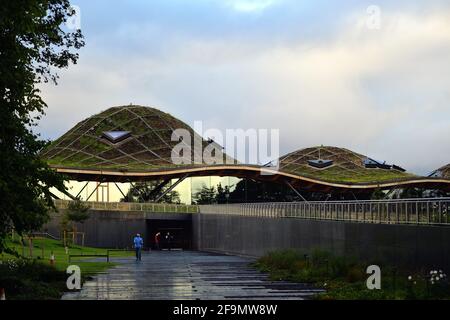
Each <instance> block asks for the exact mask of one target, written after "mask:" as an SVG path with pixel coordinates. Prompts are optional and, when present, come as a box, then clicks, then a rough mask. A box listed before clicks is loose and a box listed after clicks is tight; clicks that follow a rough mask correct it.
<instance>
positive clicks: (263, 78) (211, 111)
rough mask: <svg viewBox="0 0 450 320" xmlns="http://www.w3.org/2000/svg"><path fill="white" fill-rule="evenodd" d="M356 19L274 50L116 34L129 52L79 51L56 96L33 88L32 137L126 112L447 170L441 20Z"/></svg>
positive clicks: (187, 37)
mask: <svg viewBox="0 0 450 320" xmlns="http://www.w3.org/2000/svg"><path fill="white" fill-rule="evenodd" d="M238 2H241V3H242V1H238ZM263 2H264V1H263ZM230 3H231V2H230ZM235 3H237V2H236V1H235ZM264 3H265V2H264ZM366 18H367V16H366V11H365V8H363V9H362V10H358V11H356V12H355V11H349V12H347V14H346V15H344V16H342V17H340V18H339V21H340V22H339V27H337V28H335V29H333V32H332V33H329V35H328V36H327V37H326V38H325V39H324V38H318V39H314V38H312V37H303V36H302V34H299V36H298V37H297V36H296V32H295V30H289V32H291V35H290V37H289V39H288V40H289V41H279V42H278V41H275V42H274V41H271V40H272V38H271V37H272V36H273V35H271V37H269V38H268V39H267V41H264V37H263V34H260V36H259V37H253V36H252V34H250V35H244V36H241V35H240V36H234V33H232V34H233V36H230V37H222V36H217V37H206V38H205V37H204V36H197V35H196V34H195V32H194V33H181V34H180V33H177V32H173V30H172V31H164V30H165V29H164V28H160V27H158V26H157V25H156V26H154V25H153V26H151V28H150V29H149V30H153V32H152V33H151V35H152V36H151V37H149V38H146V37H145V33H146V31H145V30H146V29H145V28H144V29H140V28H139V26H138V27H135V26H131V27H128V29H127V27H126V26H123V25H122V26H121V27H120V32H118V33H114V32H112V34H115V35H116V36H120V38H119V39H120V40H121V41H125V39H124V38H126V37H124V33H125V35H126V33H127V32H128V31H127V32H124V30H135V31H131V33H133V34H134V36H133V34H130V37H131V38H133V39H134V41H139V39H140V42H139V46H131V49H129V50H127V43H126V42H119V43H117V44H116V45H117V46H118V50H113V49H111V48H109V47H104V43H101V45H100V44H95V43H94V44H91V46H90V48H86V49H84V50H85V52H82V53H81V57H82V58H81V60H80V62H79V64H78V65H77V66H75V67H73V68H71V69H70V70H69V71H67V72H63V73H62V74H61V76H62V77H61V81H60V86H58V87H48V86H46V87H44V88H43V89H44V94H45V98H46V101H47V102H48V103H49V106H50V108H49V109H48V116H47V117H46V118H45V119H44V120H43V122H42V126H41V128H40V130H41V132H43V135H44V136H45V137H51V138H55V137H57V136H58V135H59V134H62V133H64V132H65V131H67V130H68V129H69V128H70V127H71V126H73V125H74V124H75V123H76V122H77V121H79V120H82V119H83V118H85V117H87V116H89V115H91V114H93V113H97V112H100V111H101V110H104V109H106V108H107V107H109V106H113V105H120V104H128V103H130V102H133V103H139V104H144V105H152V106H156V107H160V108H161V109H163V110H164V111H167V112H170V113H172V114H173V115H174V116H177V117H179V118H180V119H182V120H184V121H186V122H187V123H189V124H191V125H192V124H193V122H194V121H195V120H204V127H206V128H207V127H215V128H219V129H226V128H244V129H246V128H254V127H256V128H279V129H280V130H281V131H280V134H281V136H280V138H281V142H282V145H281V147H282V150H281V153H285V152H290V151H293V150H295V149H298V148H302V147H308V146H311V145H320V144H324V145H337V146H341V147H347V148H350V149H353V150H355V151H357V152H360V153H363V154H367V155H369V156H372V157H374V158H377V159H380V160H387V161H388V162H396V163H397V164H399V165H402V166H405V167H406V168H408V169H410V170H412V171H415V172H418V173H426V172H428V171H431V170H432V169H435V168H437V167H440V166H442V165H443V164H445V163H448V162H449V161H450V144H449V143H448V142H449V141H448V139H449V137H450V122H449V119H450V109H449V108H448V101H449V99H450V89H449V88H450V87H449V84H450V61H449V60H448V56H449V55H450V11H449V9H448V8H444V9H443V8H440V10H436V11H430V12H426V13H420V14H419V13H414V12H405V11H395V10H387V9H384V7H382V24H381V29H380V30H370V29H368V28H367V26H366V23H365V21H366V20H365V19H366ZM155 30H160V32H161V33H164V32H166V33H164V36H166V35H167V38H165V39H164V40H162V39H163V38H164V37H163V36H161V38H158V37H157V34H158V32H159V31H155ZM264 30H265V29H264ZM312 33H314V32H312ZM153 37H155V38H153ZM113 40H114V38H113V39H112V40H111V41H113ZM160 43H161V44H163V46H162V47H161V46H159V44H160ZM155 47H157V48H155ZM136 48H139V50H136ZM161 48H163V49H161Z"/></svg>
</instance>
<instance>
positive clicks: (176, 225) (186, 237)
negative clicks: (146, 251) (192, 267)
mask: <svg viewBox="0 0 450 320" xmlns="http://www.w3.org/2000/svg"><path fill="white" fill-rule="evenodd" d="M158 232H160V233H161V237H160V249H162V250H166V249H169V248H171V249H183V250H190V249H192V221H191V220H190V219H189V220H163V219H149V220H147V239H145V240H146V243H147V244H148V246H149V247H150V248H151V249H153V250H154V249H156V248H157V247H156V242H155V235H156V234H157V233H158ZM167 233H169V234H170V236H171V239H170V242H169V241H168V240H166V235H167Z"/></svg>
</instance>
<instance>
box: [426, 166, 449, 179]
mask: <svg viewBox="0 0 450 320" xmlns="http://www.w3.org/2000/svg"><path fill="white" fill-rule="evenodd" d="M429 176H430V177H434V178H446V179H450V163H449V164H447V165H446V166H443V167H441V168H439V169H437V170H435V171H433V172H432V173H431V174H430V175H429Z"/></svg>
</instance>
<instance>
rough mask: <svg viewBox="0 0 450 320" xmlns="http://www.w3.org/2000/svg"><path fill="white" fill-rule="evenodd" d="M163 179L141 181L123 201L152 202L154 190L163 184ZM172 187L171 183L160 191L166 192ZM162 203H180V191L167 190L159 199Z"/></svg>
mask: <svg viewBox="0 0 450 320" xmlns="http://www.w3.org/2000/svg"><path fill="white" fill-rule="evenodd" d="M161 182H162V181H149V182H139V183H136V184H135V185H134V186H132V187H131V188H130V189H129V190H128V193H127V194H126V196H125V197H124V198H122V199H121V201H122V202H152V201H153V200H154V197H155V195H154V194H153V191H154V190H155V188H157V186H158V185H160V184H161ZM169 188H170V185H166V186H164V187H162V189H161V190H160V193H162V192H166V191H167V190H168V189H169ZM158 202H162V203H171V204H180V202H181V201H180V194H179V193H178V191H175V190H171V191H169V192H166V194H164V196H163V197H162V198H161V199H159V200H158Z"/></svg>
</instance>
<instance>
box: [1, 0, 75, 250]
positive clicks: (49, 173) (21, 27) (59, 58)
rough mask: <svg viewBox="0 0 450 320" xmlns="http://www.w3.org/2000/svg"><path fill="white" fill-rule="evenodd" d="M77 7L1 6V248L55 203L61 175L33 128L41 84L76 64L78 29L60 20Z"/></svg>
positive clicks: (50, 1)
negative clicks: (54, 191) (65, 26)
mask: <svg viewBox="0 0 450 320" xmlns="http://www.w3.org/2000/svg"><path fill="white" fill-rule="evenodd" d="M74 14H75V12H74V11H73V10H70V4H69V1H68V0H17V1H2V4H1V6H0V107H1V112H0V155H1V157H0V168H1V170H0V221H1V222H0V251H2V249H3V248H4V239H5V237H6V235H7V234H8V232H9V231H10V230H11V229H14V230H15V231H16V232H17V233H19V234H20V235H22V234H24V233H27V232H31V231H34V230H38V229H39V228H40V227H41V226H42V225H43V223H45V222H46V221H48V219H49V214H48V211H49V208H54V205H53V201H52V197H51V192H50V188H52V187H56V188H58V189H60V190H63V189H65V187H64V181H63V178H62V177H61V176H60V175H59V174H57V173H56V172H55V171H54V170H52V169H51V168H49V167H48V166H47V164H46V163H45V162H43V161H42V160H40V158H39V151H40V150H42V149H43V148H44V147H45V146H46V145H47V142H45V141H41V140H40V138H39V136H38V135H36V134H34V133H33V131H32V127H33V126H36V122H37V121H38V120H39V119H40V118H41V117H42V115H43V114H44V110H45V108H46V106H47V105H46V104H45V102H44V101H43V99H42V98H41V96H40V91H39V89H38V85H39V84H40V83H43V82H49V81H51V82H53V83H54V84H56V80H57V79H58V75H57V73H56V70H57V69H60V68H66V67H68V65H69V64H70V63H76V61H77V59H78V54H76V53H74V52H72V51H73V50H76V49H79V48H81V47H82V46H83V45H84V41H83V36H82V34H81V31H80V30H76V31H64V30H63V28H62V24H63V23H65V22H66V21H67V19H69V18H70V17H71V16H73V15H74Z"/></svg>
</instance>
